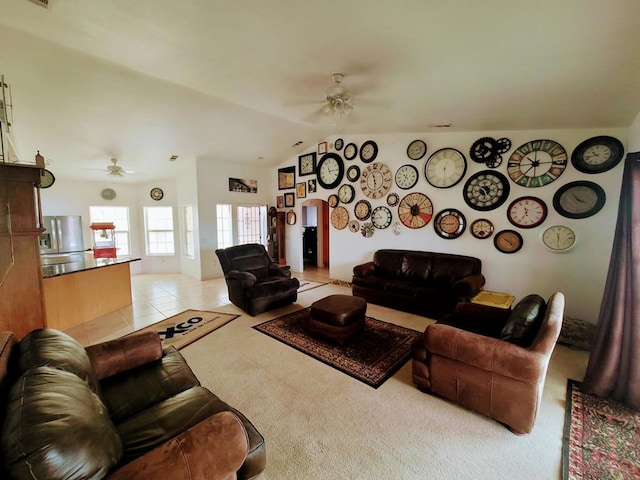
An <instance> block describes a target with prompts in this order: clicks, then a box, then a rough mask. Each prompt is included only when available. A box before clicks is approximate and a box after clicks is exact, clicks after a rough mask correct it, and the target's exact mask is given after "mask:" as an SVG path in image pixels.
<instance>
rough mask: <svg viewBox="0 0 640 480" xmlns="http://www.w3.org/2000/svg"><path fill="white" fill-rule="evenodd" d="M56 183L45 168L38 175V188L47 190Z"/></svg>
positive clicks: (54, 178) (51, 174)
mask: <svg viewBox="0 0 640 480" xmlns="http://www.w3.org/2000/svg"><path fill="white" fill-rule="evenodd" d="M55 182H56V177H55V176H54V175H53V173H51V171H50V170H47V169H46V168H45V169H44V170H42V173H41V175H40V188H49V187H50V186H51V185H53V184H54V183H55Z"/></svg>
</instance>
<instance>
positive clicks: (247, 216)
mask: <svg viewBox="0 0 640 480" xmlns="http://www.w3.org/2000/svg"><path fill="white" fill-rule="evenodd" d="M266 213H267V207H266V206H264V205H263V206H260V205H240V206H238V243H239V244H244V243H262V244H263V245H265V246H266V238H267V236H266V228H267V222H266Z"/></svg>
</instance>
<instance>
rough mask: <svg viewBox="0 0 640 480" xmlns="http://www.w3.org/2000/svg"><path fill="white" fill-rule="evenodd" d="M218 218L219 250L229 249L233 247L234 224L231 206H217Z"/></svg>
mask: <svg viewBox="0 0 640 480" xmlns="http://www.w3.org/2000/svg"><path fill="white" fill-rule="evenodd" d="M216 218H217V224H218V248H227V247H230V246H232V245H233V231H232V228H233V224H232V223H231V205H228V204H218V205H216Z"/></svg>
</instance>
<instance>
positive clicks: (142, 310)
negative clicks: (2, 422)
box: [66, 267, 330, 346]
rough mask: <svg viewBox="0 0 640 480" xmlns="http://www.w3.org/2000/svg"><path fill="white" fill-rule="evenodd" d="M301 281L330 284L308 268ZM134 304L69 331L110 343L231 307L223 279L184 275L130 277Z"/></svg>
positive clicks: (84, 340) (86, 340)
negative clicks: (192, 314)
mask: <svg viewBox="0 0 640 480" xmlns="http://www.w3.org/2000/svg"><path fill="white" fill-rule="evenodd" d="M294 276H295V277H297V278H298V279H300V280H312V281H316V282H329V281H330V280H329V270H328V269H323V268H306V267H305V271H304V272H302V273H294ZM131 293H132V297H133V303H132V304H131V305H129V306H128V307H125V308H122V309H120V310H117V311H115V312H112V313H109V314H107V315H103V316H101V317H98V318H94V319H92V320H89V321H87V322H85V323H82V324H80V325H77V326H75V327H72V328H70V329H68V330H66V332H67V333H68V334H69V335H71V336H72V337H74V338H75V339H76V340H78V342H80V343H81V344H82V345H84V346H87V345H92V344H94V343H98V342H103V341H106V340H111V339H113V338H118V337H121V336H122V335H126V334H127V333H131V332H133V331H135V330H139V329H141V328H143V327H146V326H148V325H151V324H153V323H155V322H157V321H159V320H162V319H164V318H167V317H171V316H172V315H175V314H177V313H180V312H182V311H184V310H187V309H189V308H192V309H196V310H215V308H216V307H220V306H223V305H227V304H229V296H228V293H227V285H226V283H225V281H224V279H223V278H216V279H213V280H203V281H201V280H197V279H194V278H191V277H188V276H187V275H182V274H170V275H160V274H140V275H132V276H131Z"/></svg>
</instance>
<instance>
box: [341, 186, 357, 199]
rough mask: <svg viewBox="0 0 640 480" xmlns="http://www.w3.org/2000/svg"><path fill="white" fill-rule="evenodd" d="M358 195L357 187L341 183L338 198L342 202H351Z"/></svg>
mask: <svg viewBox="0 0 640 480" xmlns="http://www.w3.org/2000/svg"><path fill="white" fill-rule="evenodd" d="M355 196H356V189H355V188H353V187H352V186H351V185H349V184H346V183H345V184H344V185H341V186H340V188H339V189H338V198H339V199H340V202H342V203H351V202H353V199H354V198H355Z"/></svg>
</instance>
